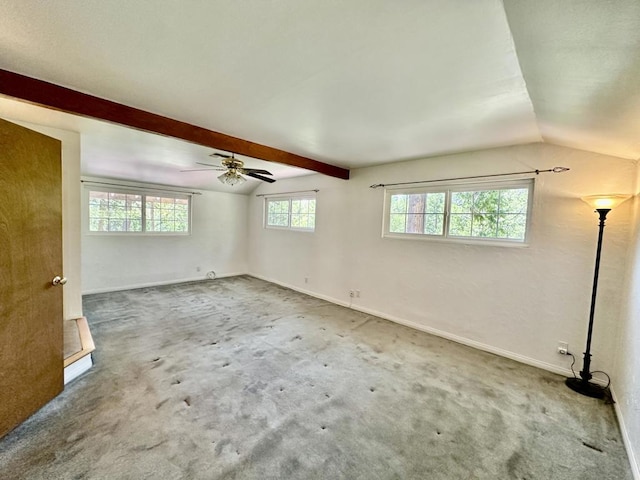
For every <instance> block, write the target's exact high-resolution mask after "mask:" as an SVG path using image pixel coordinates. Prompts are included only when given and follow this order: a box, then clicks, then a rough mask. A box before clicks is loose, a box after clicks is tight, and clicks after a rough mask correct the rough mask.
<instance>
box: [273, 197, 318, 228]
mask: <svg viewBox="0 0 640 480" xmlns="http://www.w3.org/2000/svg"><path fill="white" fill-rule="evenodd" d="M265 227H267V228H284V229H290V230H303V231H314V230H315V228H316V199H315V197H308V196H305V197H298V196H295V197H273V198H266V199H265Z"/></svg>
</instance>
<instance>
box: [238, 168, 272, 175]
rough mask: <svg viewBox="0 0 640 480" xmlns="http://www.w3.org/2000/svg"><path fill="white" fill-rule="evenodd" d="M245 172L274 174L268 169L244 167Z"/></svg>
mask: <svg viewBox="0 0 640 480" xmlns="http://www.w3.org/2000/svg"><path fill="white" fill-rule="evenodd" d="M242 170H243V172H244V173H245V174H247V173H259V174H260V175H273V173H271V172H269V171H267V170H260V169H259V168H243V169H242Z"/></svg>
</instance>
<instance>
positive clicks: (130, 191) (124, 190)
mask: <svg viewBox="0 0 640 480" xmlns="http://www.w3.org/2000/svg"><path fill="white" fill-rule="evenodd" d="M84 189H85V192H84V199H85V201H84V205H85V206H86V207H85V208H86V212H85V214H84V218H85V220H86V227H85V228H84V230H85V233H87V234H88V235H127V236H130V235H131V236H159V237H166V236H189V235H191V231H192V227H193V225H192V221H193V214H192V213H193V212H192V210H193V195H192V194H190V193H181V192H167V191H163V190H153V189H146V188H136V187H131V188H129V187H100V186H93V185H86V186H85V188H84ZM91 192H105V193H120V194H127V195H139V196H140V197H141V198H140V202H141V210H142V212H141V213H142V215H141V218H140V222H141V230H140V231H102V230H101V231H93V230H91ZM147 197H161V198H173V199H184V200H187V201H188V208H187V210H188V216H187V226H188V228H187V230H186V231H184V232H175V231H174V232H160V231H154V230H147Z"/></svg>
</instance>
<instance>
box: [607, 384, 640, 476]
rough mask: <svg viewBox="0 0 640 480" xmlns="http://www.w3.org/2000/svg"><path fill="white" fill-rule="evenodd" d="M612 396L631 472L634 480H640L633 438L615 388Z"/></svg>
mask: <svg viewBox="0 0 640 480" xmlns="http://www.w3.org/2000/svg"><path fill="white" fill-rule="evenodd" d="M611 397H612V398H613V402H614V403H613V408H614V410H615V412H616V417H617V419H618V426H619V427H620V433H621V435H622V443H624V448H625V450H626V451H627V457H628V458H629V464H630V465H631V473H632V474H633V478H634V480H640V468H639V467H638V461H637V459H636V455H635V453H634V452H633V448H632V447H631V438H630V437H629V431H628V430H627V426H626V423H625V421H624V415H623V414H622V410H621V409H620V403H619V402H618V399H617V397H616V392H615V390H614V389H613V388H612V389H611Z"/></svg>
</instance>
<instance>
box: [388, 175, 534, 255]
mask: <svg viewBox="0 0 640 480" xmlns="http://www.w3.org/2000/svg"><path fill="white" fill-rule="evenodd" d="M532 191H533V180H530V179H527V180H521V181H516V182H499V183H492V184H476V185H442V186H439V187H437V188H412V189H403V190H392V189H389V190H387V191H386V196H385V225H384V232H383V234H384V236H389V237H414V238H415V237H423V238H441V239H451V240H480V241H483V240H490V241H493V242H496V241H497V242H507V243H509V242H512V243H513V242H515V243H524V242H525V241H526V238H527V227H528V224H529V218H530V214H531V200H532Z"/></svg>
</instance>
